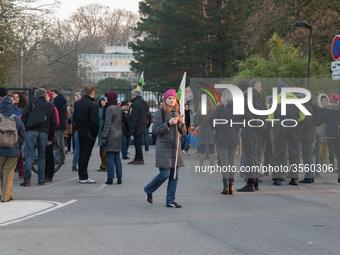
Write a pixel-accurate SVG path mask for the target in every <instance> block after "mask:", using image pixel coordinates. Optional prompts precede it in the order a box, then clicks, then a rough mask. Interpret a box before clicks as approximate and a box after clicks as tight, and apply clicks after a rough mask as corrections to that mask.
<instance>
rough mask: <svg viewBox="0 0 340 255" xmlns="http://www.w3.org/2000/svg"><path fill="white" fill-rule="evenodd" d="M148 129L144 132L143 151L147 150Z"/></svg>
mask: <svg viewBox="0 0 340 255" xmlns="http://www.w3.org/2000/svg"><path fill="white" fill-rule="evenodd" d="M148 137H149V129H147V130H146V133H145V134H144V145H145V151H149V141H148Z"/></svg>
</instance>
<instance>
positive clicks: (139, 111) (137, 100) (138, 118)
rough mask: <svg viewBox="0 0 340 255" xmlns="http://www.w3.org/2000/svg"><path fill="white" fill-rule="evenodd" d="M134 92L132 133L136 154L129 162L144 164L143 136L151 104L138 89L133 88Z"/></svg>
mask: <svg viewBox="0 0 340 255" xmlns="http://www.w3.org/2000/svg"><path fill="white" fill-rule="evenodd" d="M131 93H132V100H131V104H132V111H131V124H130V135H133V138H134V144H135V150H136V155H135V158H134V159H133V161H131V162H129V163H128V164H131V165H144V159H143V147H142V137H143V135H144V134H145V132H146V129H147V121H148V117H149V105H148V104H147V103H146V102H145V100H144V99H143V98H142V97H141V96H140V92H139V91H138V90H137V89H133V90H132V91H131Z"/></svg>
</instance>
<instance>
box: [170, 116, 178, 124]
mask: <svg viewBox="0 0 340 255" xmlns="http://www.w3.org/2000/svg"><path fill="white" fill-rule="evenodd" d="M177 122H178V117H174V118H171V119H170V120H169V124H170V125H176V124H177Z"/></svg>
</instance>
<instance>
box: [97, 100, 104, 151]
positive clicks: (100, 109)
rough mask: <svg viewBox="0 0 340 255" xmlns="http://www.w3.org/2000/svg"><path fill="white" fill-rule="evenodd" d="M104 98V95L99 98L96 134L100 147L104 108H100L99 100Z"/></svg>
mask: <svg viewBox="0 0 340 255" xmlns="http://www.w3.org/2000/svg"><path fill="white" fill-rule="evenodd" d="M103 98H105V95H102V96H101V97H100V98H99V133H98V145H99V146H101V145H102V133H103V123H104V121H103V119H102V117H103V110H104V106H101V103H100V102H101V100H102V99H103Z"/></svg>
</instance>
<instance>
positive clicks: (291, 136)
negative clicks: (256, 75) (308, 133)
mask: <svg viewBox="0 0 340 255" xmlns="http://www.w3.org/2000/svg"><path fill="white" fill-rule="evenodd" d="M277 87H278V96H277V108H276V110H275V112H273V113H272V114H270V115H269V116H268V119H269V120H273V119H279V120H280V121H276V122H274V123H275V124H274V127H273V128H272V130H273V145H274V151H273V155H272V162H271V165H272V166H273V167H274V168H275V167H280V165H282V162H283V159H284V157H285V153H286V148H287V143H288V152H289V164H290V166H294V167H298V166H299V163H300V150H299V143H300V126H299V125H296V126H295V127H293V126H294V125H295V123H296V122H298V123H299V122H301V121H303V120H304V119H305V114H304V113H303V112H302V111H300V110H299V108H297V107H296V105H292V104H290V105H287V106H286V107H287V109H286V115H282V114H281V89H282V88H284V87H288V86H287V84H286V83H284V82H280V83H279V84H278V85H277ZM286 98H287V99H297V96H295V95H294V94H292V93H286ZM284 119H292V120H294V121H285V125H286V126H290V127H283V126H282V125H281V121H282V120H284ZM273 177H274V183H273V185H276V186H281V181H282V179H284V178H285V172H284V171H279V172H274V173H273ZM290 177H291V181H290V182H289V185H293V186H296V185H298V183H297V180H298V172H297V171H294V172H290Z"/></svg>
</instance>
